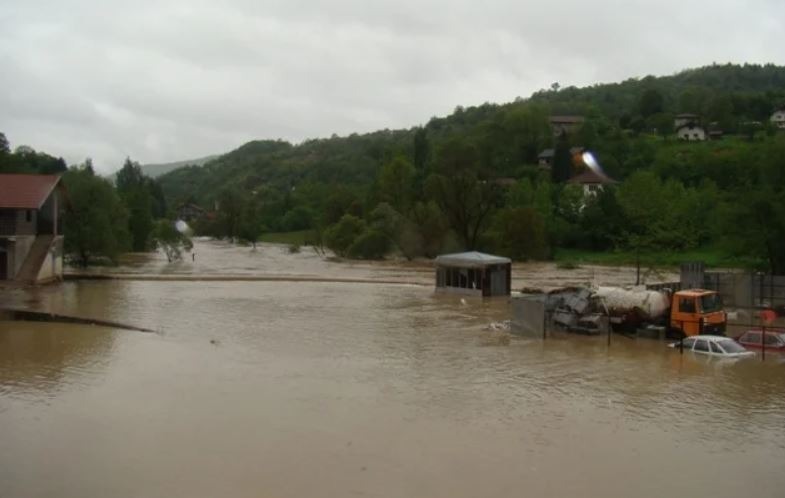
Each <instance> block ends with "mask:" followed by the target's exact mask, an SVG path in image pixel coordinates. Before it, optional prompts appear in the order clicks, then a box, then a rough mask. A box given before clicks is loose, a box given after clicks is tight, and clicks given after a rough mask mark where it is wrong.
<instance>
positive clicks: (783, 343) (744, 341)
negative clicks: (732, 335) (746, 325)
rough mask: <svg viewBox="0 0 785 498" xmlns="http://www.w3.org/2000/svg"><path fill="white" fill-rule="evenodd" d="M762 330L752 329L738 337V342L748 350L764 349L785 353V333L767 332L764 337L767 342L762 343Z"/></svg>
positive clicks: (780, 331)
mask: <svg viewBox="0 0 785 498" xmlns="http://www.w3.org/2000/svg"><path fill="white" fill-rule="evenodd" d="M761 333H762V330H761V329H751V330H748V331H746V332H744V333H743V334H741V335H740V336H738V337H736V342H738V343H739V344H741V345H742V346H744V347H746V348H763V346H764V345H765V346H766V349H767V350H769V349H771V350H774V351H785V331H783V330H781V329H780V330H767V331H766V334H765V335H764V336H763V340H764V341H765V342H761V339H762V338H761Z"/></svg>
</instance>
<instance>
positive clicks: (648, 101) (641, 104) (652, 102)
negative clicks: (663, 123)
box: [638, 88, 665, 118]
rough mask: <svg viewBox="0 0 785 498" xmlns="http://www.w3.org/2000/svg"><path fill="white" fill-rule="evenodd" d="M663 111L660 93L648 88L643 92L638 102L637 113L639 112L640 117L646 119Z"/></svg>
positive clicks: (663, 105) (663, 106)
mask: <svg viewBox="0 0 785 498" xmlns="http://www.w3.org/2000/svg"><path fill="white" fill-rule="evenodd" d="M664 110H665V104H664V99H663V97H662V94H661V93H660V92H658V91H657V90H655V89H654V88H648V89H646V90H644V91H643V93H642V94H641V97H640V100H639V101H638V112H640V114H641V116H643V117H644V118H648V117H649V116H651V115H653V114H657V113H658V112H663V111H664Z"/></svg>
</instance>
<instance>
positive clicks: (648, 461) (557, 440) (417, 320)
mask: <svg viewBox="0 0 785 498" xmlns="http://www.w3.org/2000/svg"><path fill="white" fill-rule="evenodd" d="M112 271H115V272H120V273H123V274H124V275H125V276H126V277H127V279H125V280H79V281H69V282H66V283H64V284H62V285H60V286H53V287H45V288H42V289H39V290H35V291H33V290H26V291H25V290H16V291H8V290H5V291H4V296H3V299H4V300H5V301H6V304H12V305H14V306H18V307H27V308H30V309H40V310H49V311H52V312H58V313H64V314H72V315H79V316H84V317H94V318H103V319H108V320H114V321H117V322H123V323H129V324H133V325H137V326H140V327H146V328H150V329H153V330H156V331H158V332H157V333H144V332H133V331H127V330H113V329H108V328H103V327H95V326H83V325H63V324H54V323H27V322H0V497H3V498H6V497H80V498H83V497H107V496H112V497H174V496H186V497H217V496H221V497H223V496H225V497H305V496H331V497H332V496H335V497H345V496H373V497H410V496H411V497H479V496H482V497H508V496H554V497H562V496H597V497H603V498H608V497H631V496H635V497H661V496H685V497H686V496H689V497H703V496H706V497H709V496H711V497H738V496H756V497H758V496H759V497H781V496H783V495H785V396H784V395H783V394H784V393H785V363H783V361H782V360H781V359H780V358H778V357H776V356H774V355H770V356H769V357H767V360H766V361H765V362H761V361H760V360H745V361H738V362H732V361H727V360H717V359H710V358H705V357H698V356H692V355H690V354H685V355H684V356H680V355H679V354H678V352H676V351H673V350H670V349H668V348H666V347H665V346H664V344H663V343H660V342H656V341H651V340H643V339H640V340H631V339H626V338H624V337H621V336H617V337H614V338H613V341H612V344H611V345H610V347H608V346H607V344H606V339H605V338H604V337H599V338H597V337H581V336H573V335H563V336H556V337H553V338H551V339H548V340H546V341H542V340H539V339H536V338H520V337H514V338H512V340H510V341H509V343H507V342H506V341H497V340H495V336H494V333H493V332H489V331H488V330H486V329H485V326H486V325H487V324H488V323H489V322H490V321H493V320H500V319H505V318H509V308H508V303H507V301H506V300H505V299H495V300H485V301H482V300H479V299H466V300H465V302H462V301H461V299H460V298H458V297H450V296H436V295H434V294H433V292H432V288H431V287H430V286H429V285H428V284H430V282H431V281H432V271H431V270H430V269H429V268H428V267H427V266H426V265H423V264H414V263H383V264H371V263H363V264H360V263H352V264H347V263H340V262H325V261H323V260H322V259H320V258H318V257H316V256H315V255H313V254H310V253H308V252H307V251H305V250H304V251H303V253H300V254H294V255H290V254H288V253H287V252H286V251H285V248H283V247H280V246H270V245H264V246H262V247H261V248H260V250H259V251H256V252H252V251H251V250H250V249H248V248H234V247H229V246H227V245H224V244H219V243H207V242H202V243H200V244H198V245H197V255H196V261H195V262H194V261H185V262H182V263H178V264H176V265H171V266H170V265H166V264H165V263H164V262H162V260H161V258H160V257H159V258H154V259H153V260H149V259H145V258H139V259H138V260H135V261H132V262H129V264H128V265H127V266H124V267H122V268H120V269H112ZM240 275H246V276H254V277H258V278H259V280H248V281H243V280H220V279H219V278H220V277H221V276H224V277H227V278H228V277H238V276H240ZM156 276H158V277H161V276H163V277H166V278H163V277H161V278H156ZM200 276H210V277H212V278H213V279H209V280H200V279H199V277H200ZM309 277H313V278H311V280H309ZM665 277H666V278H667V277H671V276H665ZM264 278H268V279H267V280H265V279H264ZM630 278H633V279H634V274H632V273H631V271H630V270H629V269H601V268H582V269H579V270H570V271H566V270H564V271H559V270H556V269H555V268H554V267H553V266H552V265H520V266H516V269H515V276H514V281H513V282H514V286H516V287H519V286H524V285H526V286H531V287H543V288H548V287H552V286H556V285H563V284H570V283H576V284H577V283H582V282H586V281H590V280H592V279H596V280H599V281H600V283H625V282H627V283H629V280H630ZM331 279H332V280H335V281H330V280H331ZM342 279H343V280H344V281H341V280H342ZM349 279H352V280H354V281H351V282H349V281H345V280H349ZM313 280H319V281H313ZM379 282H383V283H379ZM391 282H398V283H391Z"/></svg>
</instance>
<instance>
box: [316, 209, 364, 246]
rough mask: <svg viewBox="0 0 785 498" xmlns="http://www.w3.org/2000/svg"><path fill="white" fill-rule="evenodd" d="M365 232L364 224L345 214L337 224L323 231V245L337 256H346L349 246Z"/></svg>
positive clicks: (356, 218) (358, 219)
mask: <svg viewBox="0 0 785 498" xmlns="http://www.w3.org/2000/svg"><path fill="white" fill-rule="evenodd" d="M363 232H365V222H364V221H363V220H361V219H360V218H358V217H356V216H353V215H351V214H345V215H343V217H342V218H341V219H340V221H338V223H336V224H334V225H331V226H330V227H328V228H327V230H325V231H324V243H325V245H326V246H327V247H329V248H330V249H332V250H333V251H334V252H335V254H337V255H339V256H345V255H347V252H348V250H349V246H351V245H352V244H353V243H354V242H355V240H357V238H358V237H359V236H360V234H362V233H363Z"/></svg>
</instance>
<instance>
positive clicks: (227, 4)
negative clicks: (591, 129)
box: [0, 0, 785, 172]
mask: <svg viewBox="0 0 785 498" xmlns="http://www.w3.org/2000/svg"><path fill="white" fill-rule="evenodd" d="M782 19H785V4H782V2H780V1H767V0H751V1H748V2H746V3H740V2H736V1H730V0H714V1H712V2H706V1H702V0H699V1H697V2H691V3H690V2H688V3H685V2H680V1H678V2H677V1H675V0H661V1H659V2H644V1H641V0H633V1H618V2H616V1H597V2H585V1H579V0H563V1H562V2H553V1H541V0H536V1H534V0H530V1H523V2H521V1H517V2H516V1H511V0H509V1H507V0H505V1H495V2H494V1H491V2H477V1H476V0H474V1H467V0H453V1H444V0H435V1H430V2H426V1H423V0H420V1H412V0H397V1H367V0H366V1H360V0H334V1H330V2H315V1H303V0H299V1H297V0H287V1H283V0H271V1H261V2H260V1H252V0H226V1H224V2H220V3H218V2H207V1H196V0H191V1H188V2H182V1H167V0H159V1H147V0H140V1H137V2H133V3H131V2H128V3H126V2H101V1H96V0H79V1H56V0H48V1H45V0H38V1H36V0H25V1H14V0H11V1H10V2H4V3H3V4H2V5H1V6H0V67H2V71H1V72H0V109H1V111H0V131H3V132H5V133H6V135H7V136H8V138H9V140H10V141H11V142H12V144H13V145H20V144H27V145H31V146H33V147H34V148H37V149H40V150H44V151H47V152H49V153H52V154H56V155H62V156H64V157H65V158H66V159H67V160H68V161H69V162H72V163H73V162H78V161H81V160H83V159H84V158H85V157H87V156H91V157H93V159H94V160H95V163H96V164H97V166H98V168H99V169H100V170H101V171H104V172H109V171H111V170H113V169H116V168H117V167H119V165H120V164H121V162H122V160H123V159H124V158H125V156H126V155H128V156H131V157H132V158H134V159H136V160H139V161H141V162H160V161H171V160H179V159H184V158H189V157H197V156H201V155H207V154H211V153H216V152H223V151H227V150H229V149H231V148H234V147H236V146H238V145H240V144H242V143H243V142H245V141H247V140H250V139H254V138H285V139H288V140H293V141H299V140H302V139H305V138H309V137H319V136H328V135H330V134H332V133H338V134H348V133H352V132H365V131H372V130H375V129H379V128H397V127H408V126H412V125H415V124H421V123H424V122H426V121H427V120H428V119H429V118H430V117H432V116H434V115H443V114H446V113H449V112H450V111H451V110H452V109H453V108H454V107H455V106H456V105H475V104H480V103H482V102H485V101H490V102H505V101H510V100H512V99H514V98H515V97H517V96H528V95H529V94H531V92H533V91H535V90H537V89H539V88H544V87H547V86H549V85H550V84H551V83H552V82H554V81H558V82H560V83H561V84H562V85H587V84H592V83H597V82H609V81H618V80H622V79H626V78H629V77H640V76H645V75H646V74H671V73H673V72H675V71H678V70H680V69H683V68H686V67H694V66H700V65H705V64H709V63H711V62H714V61H717V62H725V61H734V62H775V63H779V64H783V63H785V52H783V50H782V47H783V46H785V28H783V23H782V22H781V21H782Z"/></svg>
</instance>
